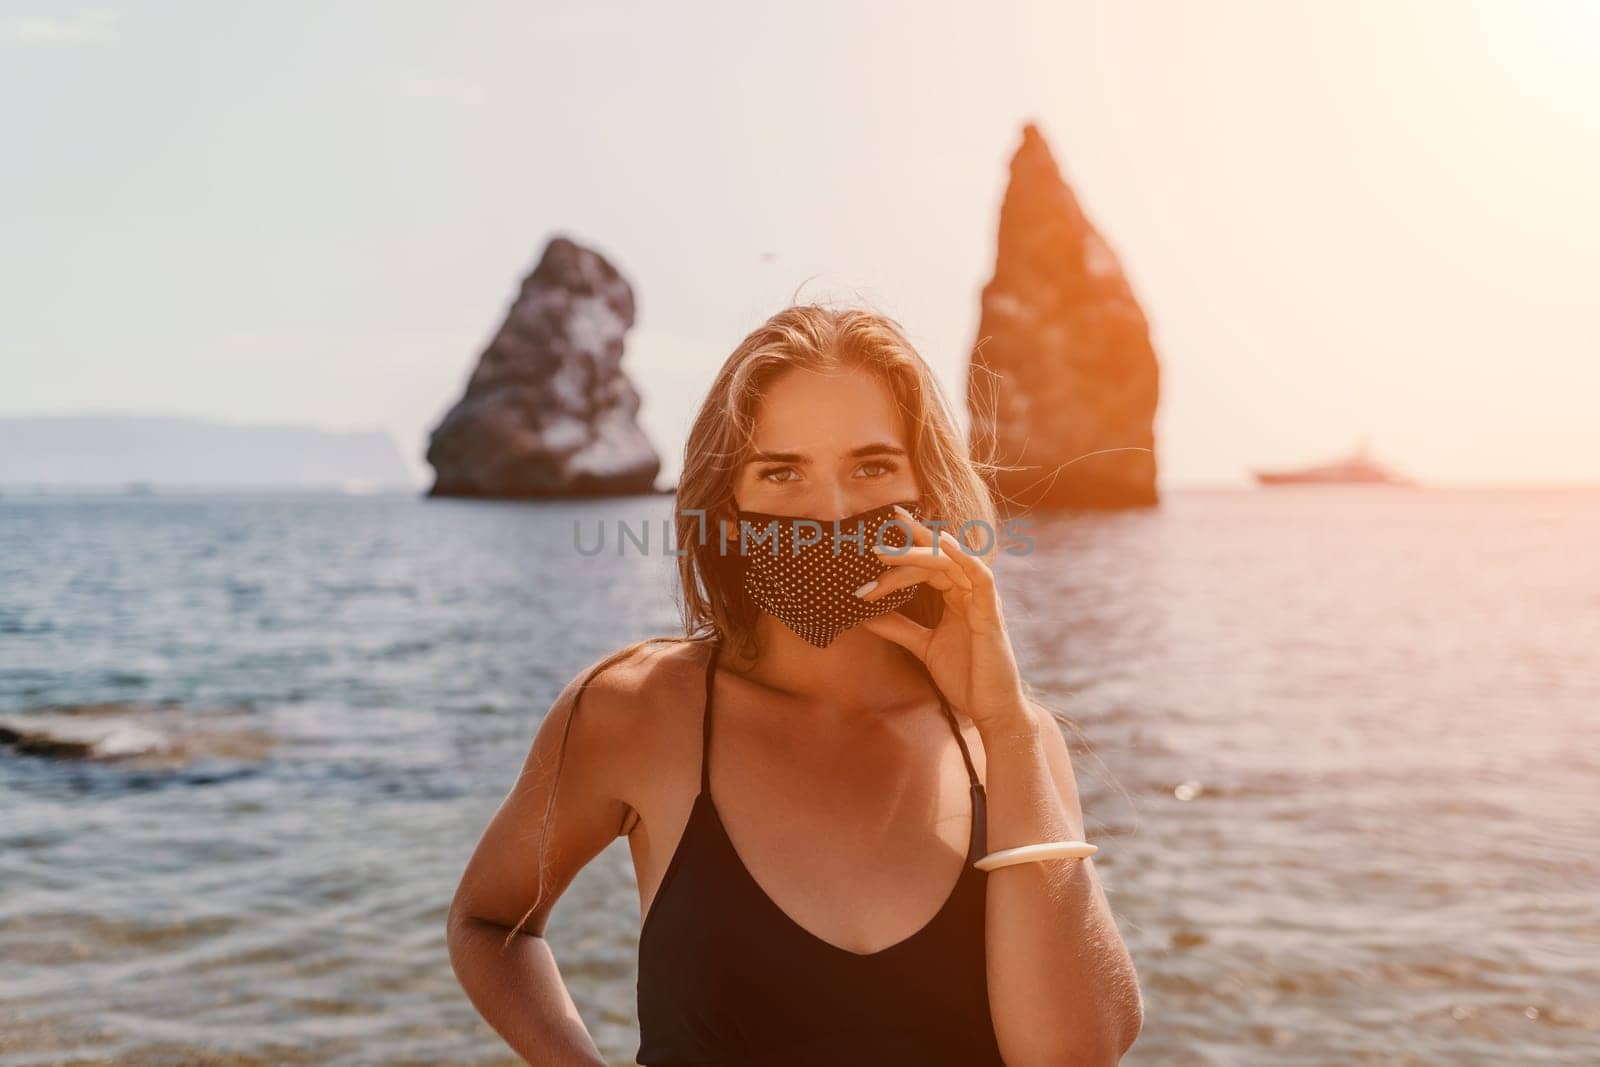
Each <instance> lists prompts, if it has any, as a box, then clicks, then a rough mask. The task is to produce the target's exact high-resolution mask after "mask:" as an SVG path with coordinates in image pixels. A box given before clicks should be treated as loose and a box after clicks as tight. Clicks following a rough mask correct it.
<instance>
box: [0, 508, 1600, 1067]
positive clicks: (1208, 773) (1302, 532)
mask: <svg viewBox="0 0 1600 1067" xmlns="http://www.w3.org/2000/svg"><path fill="white" fill-rule="evenodd" d="M671 506H672V503H671V499H670V498H668V497H650V498H638V499H635V500H622V501H599V502H589V503H580V504H569V503H563V504H544V505H522V504H510V503H482V502H456V501H448V502H447V501H429V500H424V499H416V498H412V497H409V496H371V497H344V496H333V495H326V496H322V495H281V496H271V495H239V496H230V495H214V496H177V495H161V494H157V495H154V496H129V497H92V496H83V497H65V496H60V497H54V496H26V495H24V496H12V495H8V496H6V497H5V498H4V499H0V717H3V718H5V719H6V720H7V721H13V722H14V721H16V720H19V719H22V720H27V719H28V718H29V717H30V716H31V717H34V720H33V721H41V722H42V721H43V718H42V717H43V716H45V715H49V714H57V715H59V714H60V713H61V711H62V709H69V710H70V711H71V714H73V715H75V716H78V717H83V716H87V715H91V714H103V713H104V711H105V709H98V710H97V709H94V708H92V707H87V706H90V705H102V704H131V705H134V706H136V707H137V708H138V709H140V711H139V714H140V715H142V716H144V717H145V719H146V720H147V721H149V722H151V723H153V724H155V725H157V726H159V727H160V728H161V729H163V730H169V731H177V732H179V733H183V732H184V731H195V734H194V738H195V740H194V749H193V751H194V753H195V754H194V756H193V757H192V758H191V759H189V760H188V761H187V762H185V763H183V764H182V765H179V766H167V767H144V768H138V767H127V766H116V765H110V764H105V765H102V764H96V763H92V762H85V761H81V760H61V759H52V758H46V757H42V756H35V755H20V754H17V753H15V752H8V751H6V750H4V749H0V961H3V963H4V965H3V966H0V1067H22V1065H25V1064H27V1065H32V1064H99V1063H141V1064H168V1063H171V1064H178V1063H227V1064H299V1063H318V1064H324V1063H328V1064H376V1063H382V1064H407V1063H414V1064H423V1063H430V1064H431V1063H450V1064H514V1063H517V1062H519V1061H518V1060H517V1059H516V1058H515V1057H513V1056H512V1055H511V1054H510V1053H509V1051H508V1050H507V1049H506V1048H505V1046H504V1045H503V1043H502V1042H501V1041H500V1040H499V1038H498V1037H497V1036H496V1035H495V1034H494V1033H493V1032H492V1031H491V1030H490V1029H489V1028H488V1026H487V1025H486V1024H485V1023H484V1022H483V1021H482V1020H481V1019H480V1018H479V1016H478V1015H477V1014H476V1012H475V1011H474V1010H473V1008H472V1007H471V1005H470V1004H469V1003H468V1001H467V1000H466V997H465V995H464V993H462V991H461V989H460V987H459V986H458V985H457V983H456V981H455V978H454V976H453V974H452V973H451V971H450V967H449V963H448V959H447V956H446V953H445V946H444V940H443V935H444V915H445V908H446V906H447V904H448V902H449V898H450V895H451V893H452V892H453V891H454V888H455V884H456V880H457V878H458V877H459V875H460V872H461V869H462V867H463V866H464V865H465V863H466V860H467V857H468V855H469V853H470V851H471V849H472V847H473V845H474V844H475V843H476V840H477V835H478V834H479V833H480V832H481V830H482V829H483V826H484V824H485V823H486V821H487V819H488V818H489V816H490V814H491V813H492V812H493V810H494V808H495V807H496V805H497V804H498V803H499V801H500V799H501V798H502V797H503V796H504V794H505V791H506V789H507V788H508V787H509V785H510V782H511V780H512V779H513V777H514V776H515V774H516V772H517V770H518V768H519V766H520V764H521V761H522V759H523V757H524V756H525V754H526V750H527V745H528V742H529V740H530V739H531V737H532V735H533V732H534V730H535V729H536V728H537V725H538V721H539V718H540V716H541V715H542V714H543V713H544V711H545V709H546V708H548V707H549V704H550V701H551V700H552V699H553V698H554V696H555V694H556V692H557V691H558V690H559V688H560V686H561V685H562V684H564V683H565V682H566V681H567V680H568V679H570V678H571V677H572V676H573V674H575V673H576V672H577V671H578V670H579V669H580V668H582V667H583V666H584V665H586V664H587V663H589V662H591V661H593V660H594V659H596V658H598V657H599V656H600V655H602V654H603V653H605V652H607V651H609V650H611V649H613V648H615V647H617V646H619V645H621V644H623V643H625V642H627V641H629V640H632V639H635V638H638V637H642V636H646V635H649V634H655V633H670V632H673V630H674V628H675V627H676V626H677V625H678V623H677V618H676V611H675V607H674V602H673V599H672V596H673V592H672V590H673V581H674V579H673V575H672V572H671V571H670V569H669V567H668V565H667V564H668V562H669V561H667V560H665V559H664V558H662V557H661V556H660V555H659V554H657V555H653V556H651V557H649V558H644V557H641V556H639V555H638V554H637V553H636V552H633V551H631V550H630V552H629V553H628V554H627V555H625V556H623V557H621V558H618V557H617V556H615V555H613V554H607V555H605V556H602V557H599V558H598V559H588V558H584V557H581V556H580V555H579V554H578V553H577V552H576V551H575V550H574V547H573V522H574V521H575V520H578V521H582V522H584V523H585V524H587V527H586V528H588V529H590V530H592V529H593V523H595V522H596V521H599V520H606V521H607V523H608V525H609V524H610V523H611V522H612V521H614V520H615V519H617V518H624V519H627V520H629V521H631V522H634V523H635V524H637V522H638V521H639V520H641V519H645V518H653V519H655V520H657V521H656V523H655V525H654V528H653V530H652V536H653V537H655V538H657V539H659V537H660V531H661V527H660V520H664V519H666V518H667V517H668V516H669V515H670V510H671ZM1032 535H1033V536H1034V538H1035V544H1036V550H1035V552H1034V553H1033V554H1032V555H1031V556H1028V557H1025V558H1017V559H1004V560H1002V561H1000V563H999V565H998V568H999V574H1000V580H1001V582H1002V592H1003V595H1004V596H1005V597H1006V600H1007V603H1008V610H1009V613H1010V616H1011V619H1012V623H1013V628H1014V637H1015V640H1016V642H1017V645H1018V652H1019V659H1020V660H1021V662H1022V664H1023V667H1024V670H1025V672H1026V673H1027V676H1028V677H1029V679H1030V681H1032V682H1033V683H1034V685H1035V686H1036V687H1038V688H1039V689H1041V690H1042V691H1044V692H1045V693H1046V695H1048V696H1049V697H1051V698H1052V699H1053V702H1054V703H1055V704H1056V706H1057V707H1058V708H1060V709H1062V710H1063V711H1065V712H1066V713H1067V714H1069V715H1071V716H1072V717H1073V718H1074V719H1075V720H1076V721H1077V722H1078V723H1079V724H1080V725H1081V729H1082V731H1083V737H1076V736H1075V737H1074V738H1073V747H1074V754H1075V760H1076V765H1077V768H1078V777H1079V782H1080V786H1081V787H1082V789H1083V792H1084V806H1085V810H1086V812H1087V815H1088V819H1089V830H1090V836H1091V839H1093V840H1095V841H1096V842H1097V843H1098V844H1100V845H1101V853H1100V855H1099V856H1097V857H1096V860H1095V863H1096V866H1097V867H1098V868H1099V870H1100V873H1101V876H1102V879H1103V880H1104V882H1105V884H1106V888H1107V892H1108V894H1109V896H1110V899H1111V902H1112V906H1113V909H1114V910H1115V912H1116V914H1117V917H1118V920H1119V922H1120V923H1121V926H1122V931H1123V935H1124V937H1125V938H1126V939H1127V942H1128V945H1129V948H1130V950H1131V951H1132V953H1133V956H1134V960H1135V963H1136V965H1137V966H1138V969H1139V975H1140V979H1141V982H1142V985H1143V988H1144V992H1145V997H1146V1012H1147V1016H1146V1025H1145V1030H1144V1033H1143V1034H1142V1035H1141V1037H1140V1039H1139V1042H1138V1043H1137V1044H1136V1045H1135V1047H1134V1050H1133V1052H1132V1053H1131V1054H1130V1055H1129V1056H1128V1057H1127V1059H1126V1060H1125V1061H1124V1062H1125V1063H1129V1064H1151V1065H1154V1064H1163V1065H1164V1064H1263V1065H1265V1064H1369V1063H1370V1064H1435V1063H1438V1064H1513V1063H1514V1064H1524V1063H1528V1064H1533V1063H1540V1064H1545V1063H1549V1064H1592V1063H1595V1062H1596V1059H1597V1057H1596V1051H1595V1050H1596V1049H1597V1048H1600V492H1597V491H1577V490H1569V491H1556V490H1547V491H1546V490H1526V491H1444V490H1437V491H1436V490H1427V491H1419V492H1405V491H1390V490H1383V489H1357V488H1300V489H1284V490H1273V491H1214V492H1207V491H1175V492H1169V493H1168V494H1167V496H1166V498H1165V501H1164V503H1163V506H1162V507H1161V508H1160V509H1159V510H1156V511H1151V512H1147V513H1126V514H1117V515H1099V516H1096V515H1080V516H1071V517H1057V518H1052V519H1049V520H1037V521H1036V522H1035V524H1034V526H1033V528H1032ZM653 545H654V547H656V548H657V549H659V541H657V542H653ZM207 729H212V730H215V731H217V733H218V736H224V735H226V736H234V737H239V736H248V737H249V738H250V739H252V740H250V742H249V743H248V744H243V745H240V744H234V745H232V746H231V747H230V746H220V747H219V746H217V745H214V744H211V743H209V742H204V737H203V731H205V730H207ZM1085 740H1087V745H1086V743H1085ZM638 921H639V907H638V896H637V893H636V891H635V888H634V883H633V873H632V866H631V863H630V861H629V857H628V852H627V847H626V845H625V843H624V842H623V841H622V840H620V839H619V840H618V841H617V842H615V843H614V844H613V845H612V846H611V847H609V848H608V849H607V850H606V851H605V852H603V853H602V854H601V855H600V856H599V857H597V858H596V859H595V860H594V862H593V863H592V864H591V865H590V866H589V867H587V868H585V869H584V871H583V872H582V873H581V874H580V875H579V877H578V879H577V880H576V881H575V882H574V883H573V885H572V886H571V887H570V888H569V889H568V891H567V893H566V895H565V896H564V897H563V898H562V899H561V901H560V902H559V903H558V905H557V907H556V910H555V913H554V916H553V917H552V920H551V924H550V930H549V936H550V939H551V942H552V945H553V947H554V950H555V952H556V956H557V959H558V961H559V962H560V964H561V968H562V972H563V975H564V976H565V978H566V981H567V983H568V986H569V988H570V989H571V990H572V993H573V996H574V998H575V1000H576V1002H577V1004H578V1006H579V1009H580V1011H581V1012H582V1014H583V1018H584V1021H585V1023H586V1024H587V1025H588V1026H589V1029H590V1031H591V1032H592V1033H593V1034H594V1035H595V1037H596V1040H597V1041H598V1042H599V1043H600V1045H601V1047H602V1048H603V1049H604V1050H605V1051H606V1053H607V1055H608V1056H609V1057H611V1059H612V1062H614V1063H617V1064H631V1063H632V1062H633V1058H632V1054H633V1052H634V1051H635V1050H636V1049H637V1032H636V1030H635V1017H634V1001H633V997H634V984H633V983H634V962H635V951H636V936H637V929H638Z"/></svg>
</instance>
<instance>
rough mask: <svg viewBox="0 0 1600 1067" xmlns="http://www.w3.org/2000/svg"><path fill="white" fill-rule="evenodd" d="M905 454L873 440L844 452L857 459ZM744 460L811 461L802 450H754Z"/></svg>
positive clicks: (755, 461) (761, 461) (764, 461)
mask: <svg viewBox="0 0 1600 1067" xmlns="http://www.w3.org/2000/svg"><path fill="white" fill-rule="evenodd" d="M905 454H906V450H905V449H903V448H901V447H900V446H899V445H895V444H890V443H889V442H887V441H874V442H872V443H871V444H869V445H861V446H859V447H857V448H852V449H851V450H850V451H849V452H848V453H846V455H848V456H849V457H850V458H851V459H859V458H861V457H862V456H884V455H888V456H903V455H905ZM745 462H746V463H794V464H799V465H801V466H803V465H805V464H807V463H810V462H811V457H810V456H808V455H806V454H805V453H804V452H756V453H755V454H753V455H752V456H751V457H750V458H749V459H747V460H745Z"/></svg>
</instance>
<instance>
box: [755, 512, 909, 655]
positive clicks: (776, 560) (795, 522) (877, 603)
mask: <svg viewBox="0 0 1600 1067" xmlns="http://www.w3.org/2000/svg"><path fill="white" fill-rule="evenodd" d="M898 503H899V504H900V506H901V507H903V508H905V509H906V510H907V511H909V512H910V513H911V514H912V516H914V517H915V518H919V519H920V518H921V517H922V508H921V505H920V504H919V503H918V502H917V501H915V500H902V501H898ZM738 519H739V529H730V530H729V531H728V544H727V549H726V552H727V553H728V555H729V556H730V557H738V556H739V554H740V553H741V550H742V558H740V559H736V562H737V563H738V564H739V567H738V569H739V571H740V572H741V573H742V574H743V583H744V590H745V592H746V593H747V594H748V595H749V596H750V599H751V600H752V601H754V602H755V604H756V606H758V607H759V608H761V610H763V611H765V612H767V613H768V614H770V615H773V616H776V617H777V619H778V620H779V621H780V622H782V623H783V624H784V625H785V626H787V627H789V629H791V630H793V631H794V632H795V633H796V634H798V635H800V636H801V637H802V638H804V639H805V640H807V641H809V642H811V643H812V644H813V645H816V646H817V647H818V648H827V647H828V645H830V644H831V643H832V642H833V639H834V638H835V637H837V636H839V634H840V633H841V632H842V631H844V630H848V629H849V628H850V627H852V626H854V625H856V624H857V623H859V622H861V621H862V620H863V619H870V618H872V617H873V616H874V615H884V614H887V613H888V612H891V611H894V610H895V609H897V608H899V607H901V606H902V605H905V604H908V603H910V601H911V599H912V598H913V597H914V596H916V594H917V590H918V589H919V588H920V587H921V585H922V583H921V582H918V583H915V584H913V585H908V586H906V587H905V588H903V589H896V590H894V591H893V592H891V593H886V594H884V595H883V596H882V597H879V598H878V599H876V600H863V599H861V598H860V597H858V596H856V590H857V589H859V588H860V587H861V586H862V585H864V584H866V583H867V582H870V581H872V580H873V579H875V578H877V577H878V576H879V575H880V574H882V573H883V572H884V571H886V570H889V569H890V565H889V564H887V563H884V562H883V561H881V560H880V559H879V558H878V557H877V555H876V554H875V553H874V552H873V551H872V550H873V548H874V547H875V546H877V545H884V546H887V547H890V548H900V547H903V546H905V545H909V544H911V540H910V537H909V536H908V534H907V529H906V523H905V520H903V519H901V518H899V517H898V516H896V515H895V513H894V503H893V502H891V503H889V504H882V505H880V506H878V507H875V508H869V509H868V510H866V511H861V512H857V513H856V514H854V515H847V516H846V517H844V518H842V519H838V520H834V521H824V520H821V519H808V518H805V517H803V516H793V515H772V514H769V513H767V512H761V511H743V510H741V511H739V512H738ZM836 544H837V546H838V548H837V551H835V547H834V546H835V545H836Z"/></svg>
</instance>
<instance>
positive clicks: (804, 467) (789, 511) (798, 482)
mask: <svg viewBox="0 0 1600 1067" xmlns="http://www.w3.org/2000/svg"><path fill="white" fill-rule="evenodd" d="M901 422H902V419H901V415H900V412H899V410H898V409H897V408H896V406H895V403H894V399H893V397H892V396H891V395H890V393H889V390H888V388H887V387H886V386H885V385H884V384H883V383H882V382H880V381H879V380H878V379H877V378H875V377H874V376H873V375H871V374H870V373H868V372H866V371H863V370H857V369H855V368H850V369H847V370H841V371H836V372H832V373H828V374H820V373H817V372H815V371H808V370H799V369H795V370H790V371H786V372H785V373H783V374H781V375H779V376H778V378H776V379H775V380H774V381H773V382H772V383H771V385H770V386H769V387H768V389H767V391H766V394H765V396H764V397H763V398H762V400H761V403H760V405H759V406H758V407H757V409H756V417H755V435H754V441H755V451H754V452H753V453H752V455H751V458H750V460H749V461H748V462H746V463H745V465H744V467H743V468H742V469H741V470H740V471H739V472H738V476H737V478H736V480H735V483H734V486H735V488H734V499H735V501H736V502H737V504H738V506H739V507H740V508H741V509H743V510H745V511H764V512H768V513H770V514H773V515H796V516H802V517H804V518H809V519H817V520H819V521H821V522H828V521H830V520H832V519H842V518H845V517H846V516H849V515H854V514H856V513H857V512H861V511H866V510H867V509H869V508H875V507H878V506H879V505H881V504H889V503H893V502H895V501H899V500H905V499H908V498H910V499H915V498H916V497H918V496H920V495H921V491H920V489H919V488H918V486H917V480H916V477H915V476H914V475H913V474H912V471H911V463H910V456H909V450H908V448H907V443H906V438H905V434H904V432H903V430H902V427H901Z"/></svg>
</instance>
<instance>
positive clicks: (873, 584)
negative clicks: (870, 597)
mask: <svg viewBox="0 0 1600 1067" xmlns="http://www.w3.org/2000/svg"><path fill="white" fill-rule="evenodd" d="M876 588H878V580H877V579H876V578H874V579H873V580H872V581H870V582H868V583H867V584H866V585H863V586H862V587H861V588H860V589H857V590H856V596H866V595H867V594H868V593H870V592H872V591H873V590H874V589H876Z"/></svg>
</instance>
